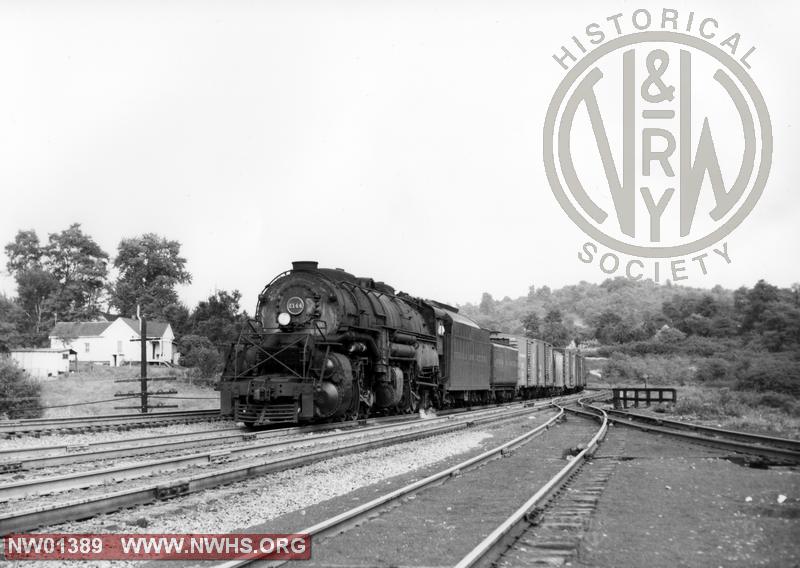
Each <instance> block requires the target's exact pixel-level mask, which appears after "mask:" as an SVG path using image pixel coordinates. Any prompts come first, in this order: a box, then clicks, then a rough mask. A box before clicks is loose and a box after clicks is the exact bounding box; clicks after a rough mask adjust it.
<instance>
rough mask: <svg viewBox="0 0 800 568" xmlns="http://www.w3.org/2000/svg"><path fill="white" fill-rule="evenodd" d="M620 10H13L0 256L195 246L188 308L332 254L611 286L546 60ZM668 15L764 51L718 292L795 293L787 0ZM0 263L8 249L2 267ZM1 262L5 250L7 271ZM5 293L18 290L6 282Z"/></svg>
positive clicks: (346, 262)
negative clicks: (749, 161)
mask: <svg viewBox="0 0 800 568" xmlns="http://www.w3.org/2000/svg"><path fill="white" fill-rule="evenodd" d="M662 6H663V4H660V3H654V2H644V1H642V2H637V3H636V4H635V5H633V4H631V3H630V2H624V1H612V2H608V1H599V2H598V1H593V2H588V1H587V2H569V1H563V2H550V3H548V4H545V3H543V2H530V1H519V2H511V1H506V2H496V1H485V2H463V1H455V0H453V1H444V0H439V1H436V0H432V1H427V0H426V1H422V0H420V1H405V2H401V1H336V2H334V1H317V2H313V1H303V0H291V1H286V2H277V1H268V0H264V1H259V2H250V1H236V0H233V1H230V0H226V1H219V2H207V1H206V2H204V1H192V2H189V1H186V2H168V1H158V2H155V1H150V2H148V1H135V2H133V1H132V2H125V3H124V2H115V1H103V2H100V1H97V2H77V1H63V0H62V1H57V2H35V1H30V0H26V1H20V2H8V1H6V2H2V3H0V78H2V82H1V83H0V84H1V85H2V87H1V88H0V192H2V197H3V199H2V204H1V205H0V244H5V243H7V242H9V241H11V240H12V239H13V238H14V235H15V234H16V232H17V230H19V229H30V228H32V229H35V230H36V231H37V232H38V233H39V236H40V238H42V239H43V240H45V239H46V237H47V234H48V233H51V232H56V231H60V230H63V229H65V228H66V227H67V226H68V225H69V224H70V223H74V222H79V223H81V224H82V225H83V228H84V231H85V232H87V233H88V234H90V235H91V236H92V237H94V238H95V240H97V242H98V243H99V244H100V245H101V246H102V247H103V248H104V249H105V250H106V251H107V252H109V253H110V254H112V256H113V254H114V252H115V250H116V246H117V244H118V243H119V240H120V239H121V238H122V237H130V236H134V235H138V234H142V233H145V232H156V233H159V234H162V235H164V236H167V237H169V238H171V239H177V240H178V241H180V242H181V243H182V245H183V248H182V251H183V254H184V256H185V257H186V258H187V259H188V268H189V270H190V271H191V272H192V274H193V283H192V285H191V286H187V287H183V288H181V296H182V298H183V299H184V301H186V302H187V304H189V305H190V306H191V305H194V304H195V303H196V302H197V301H198V300H199V299H202V298H203V297H205V296H207V295H208V294H210V293H212V292H213V291H214V290H215V289H217V288H219V289H234V288H238V289H239V290H241V291H242V293H243V295H244V304H243V307H245V308H246V309H248V310H249V311H251V312H252V310H253V307H254V304H255V301H256V295H257V293H258V292H259V291H260V290H261V288H262V287H263V286H264V284H265V283H266V282H267V281H269V280H270V279H271V278H272V277H273V276H275V275H276V274H277V273H279V272H281V271H283V270H285V269H287V268H289V267H290V263H291V261H292V260H298V259H310V260H318V261H319V262H320V263H321V264H322V265H324V266H330V267H342V268H345V269H347V270H349V271H351V272H354V273H356V274H359V275H368V276H373V277H375V278H377V279H381V280H385V281H386V282H388V283H390V284H392V285H394V286H395V287H397V288H400V289H403V290H406V291H408V292H411V293H413V294H416V295H421V296H426V297H431V298H435V299H439V300H442V301H445V302H450V303H456V302H458V303H462V302H466V301H473V302H474V301H478V300H479V299H480V294H481V292H483V291H488V292H490V293H492V294H493V295H494V296H495V297H497V298H501V297H503V296H506V295H509V296H512V297H516V296H519V295H522V294H525V293H526V292H527V289H528V286H529V285H530V284H532V283H535V284H536V285H543V284H548V285H550V286H551V287H557V286H561V285H564V284H569V283H576V282H578V281H580V280H588V281H596V282H599V281H601V280H602V279H604V278H605V277H606V276H605V275H604V274H603V273H602V272H600V270H599V269H598V267H597V266H596V265H587V264H583V263H580V262H579V261H578V260H577V254H578V251H579V250H580V247H581V246H582V244H583V243H584V242H585V241H587V240H588V238H587V237H586V236H585V235H584V234H583V233H582V232H581V231H580V230H579V229H578V228H577V227H575V225H574V224H573V223H572V222H571V221H570V220H569V219H568V218H567V217H566V215H565V214H564V212H563V211H562V210H561V209H560V208H559V206H558V204H557V202H556V200H555V199H554V197H553V194H552V192H551V191H550V189H549V187H548V185H547V180H546V178H545V174H544V169H543V166H542V124H543V121H544V115H545V112H546V110H547V105H548V103H549V101H550V98H551V96H552V94H553V92H554V90H555V89H556V87H557V85H558V83H559V81H560V80H561V79H562V77H563V75H564V72H563V70H562V69H561V68H560V67H559V66H558V65H557V64H556V63H555V62H554V61H553V59H552V55H553V54H554V53H556V52H557V51H558V50H559V47H560V46H561V45H563V44H566V43H567V42H568V41H569V38H570V36H572V35H574V34H578V33H581V32H582V30H583V29H584V27H585V26H586V25H587V24H588V23H590V22H592V21H603V20H605V18H606V17H607V16H609V15H612V14H615V13H617V12H624V13H626V14H630V12H631V11H632V10H633V9H634V8H640V7H645V8H652V9H653V10H654V11H655V12H658V11H659V10H660V9H661V8H662ZM755 6H756V4H754V3H752V2H749V1H740V2H707V1H694V2H690V3H689V2H671V3H670V7H673V8H675V9H677V10H678V11H679V12H681V13H682V14H686V13H688V12H690V11H695V12H696V13H697V14H698V15H704V16H712V17H714V18H716V19H717V20H718V21H719V24H720V28H721V29H724V30H730V31H731V32H739V33H741V34H742V43H743V44H746V45H748V46H753V45H754V46H756V48H757V49H756V52H755V53H754V54H753V55H752V56H751V57H750V59H749V63H750V64H751V66H752V69H751V70H750V73H751V76H752V77H753V79H754V80H755V82H756V83H757V84H758V86H759V88H760V89H761V92H762V93H763V95H764V98H765V99H766V102H767V106H768V108H769V111H770V115H771V118H772V123H773V129H774V156H773V166H772V172H771V175H770V178H769V183H768V184H767V188H766V191H765V192H764V195H763V197H762V199H761V201H760V202H759V203H758V204H757V206H756V208H755V210H754V211H753V213H752V214H751V215H750V216H749V217H748V218H747V219H745V221H744V222H743V223H742V225H741V226H740V227H739V228H737V229H736V230H735V231H734V232H733V233H732V234H731V235H730V236H729V237H728V238H727V239H726V241H727V243H728V247H729V251H730V254H731V258H732V264H731V265H729V266H724V265H721V264H716V265H714V266H711V267H710V272H711V274H709V275H708V276H706V277H703V276H701V275H699V273H697V274H696V273H692V275H691V278H690V280H689V281H686V282H684V283H686V284H690V285H695V286H703V287H711V286H713V285H714V284H717V283H720V284H723V285H725V286H728V287H737V286H739V285H742V284H746V285H752V284H753V283H754V282H755V281H756V280H758V279H759V278H766V279H767V280H769V281H770V282H773V283H775V284H779V285H789V284H791V283H792V282H796V281H799V280H800V274H798V270H797V259H798V258H799V257H800V238H799V237H800V229H799V228H798V226H799V225H800V219H798V210H799V209H800V207H799V206H800V193H798V188H797V180H798V173H800V172H799V171H798V163H799V162H800V159H798V139H797V132H796V128H797V118H798V104H797V100H798V89H797V88H798V72H799V71H798V65H797V63H798V55H799V54H798V47H797V40H796V28H797V22H798V16H800V10H798V8H797V3H796V2H785V3H780V2H768V3H762V4H759V5H758V6H759V8H758V9H756V8H755ZM0 256H2V255H0ZM0 260H1V261H2V265H4V264H5V258H4V257H3V258H0ZM0 290H4V291H5V292H6V293H9V294H13V293H14V286H13V281H12V280H11V279H9V278H8V276H7V274H6V275H3V277H2V278H0Z"/></svg>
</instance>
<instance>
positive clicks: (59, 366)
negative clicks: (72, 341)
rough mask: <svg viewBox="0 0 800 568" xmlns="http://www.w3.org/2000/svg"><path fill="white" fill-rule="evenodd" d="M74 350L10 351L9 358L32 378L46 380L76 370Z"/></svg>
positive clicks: (76, 363)
mask: <svg viewBox="0 0 800 568" xmlns="http://www.w3.org/2000/svg"><path fill="white" fill-rule="evenodd" d="M76 355H77V353H75V350H73V349H69V348H64V349H25V348H20V349H12V350H11V358H12V359H13V360H14V361H16V362H17V365H19V367H20V368H21V369H22V370H23V371H27V372H28V373H29V374H30V375H31V376H32V377H34V378H37V379H46V378H47V377H57V376H58V375H64V374H66V373H69V372H70V371H76V370H77V369H78V361H77V359H76Z"/></svg>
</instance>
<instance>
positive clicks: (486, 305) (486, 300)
mask: <svg viewBox="0 0 800 568" xmlns="http://www.w3.org/2000/svg"><path fill="white" fill-rule="evenodd" d="M494 303H495V302H494V298H492V295H491V294H490V293H489V292H484V293H483V296H481V304H480V306H479V307H478V310H479V311H480V312H481V313H482V314H483V315H489V314H490V313H492V312H493V311H494Z"/></svg>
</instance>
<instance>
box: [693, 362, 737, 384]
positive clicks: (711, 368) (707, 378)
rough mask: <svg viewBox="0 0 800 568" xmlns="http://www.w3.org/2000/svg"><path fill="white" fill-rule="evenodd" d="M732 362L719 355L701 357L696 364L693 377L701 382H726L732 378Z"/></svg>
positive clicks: (733, 370)
mask: <svg viewBox="0 0 800 568" xmlns="http://www.w3.org/2000/svg"><path fill="white" fill-rule="evenodd" d="M734 366H735V365H734V363H733V362H731V361H730V360H729V359H722V358H721V357H710V358H708V359H702V360H701V361H700V362H699V363H698V364H697V371H696V372H695V375H694V376H695V379H697V380H698V381H700V382H702V383H717V384H719V383H727V382H732V381H733V380H734V372H735V369H734Z"/></svg>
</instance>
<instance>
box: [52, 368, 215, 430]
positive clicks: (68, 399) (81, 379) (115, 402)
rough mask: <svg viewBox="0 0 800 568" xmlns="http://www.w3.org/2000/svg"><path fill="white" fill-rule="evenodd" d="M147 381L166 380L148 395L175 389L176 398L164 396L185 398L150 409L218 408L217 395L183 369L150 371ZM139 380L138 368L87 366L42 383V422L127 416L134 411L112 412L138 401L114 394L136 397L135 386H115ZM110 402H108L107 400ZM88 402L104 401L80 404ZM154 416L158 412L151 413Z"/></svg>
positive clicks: (151, 385) (154, 401) (153, 385)
mask: <svg viewBox="0 0 800 568" xmlns="http://www.w3.org/2000/svg"><path fill="white" fill-rule="evenodd" d="M148 375H149V376H151V377H165V376H169V377H170V378H171V380H169V381H155V382H151V383H149V385H148V389H149V391H150V392H153V391H157V390H170V389H175V390H177V391H178V393H177V394H173V395H164V396H171V397H186V398H176V399H167V398H154V399H151V400H150V404H151V405H155V404H158V403H159V402H162V403H164V404H177V405H178V408H165V409H163V410H164V411H177V410H201V409H212V408H218V407H219V393H218V392H216V391H214V390H213V389H212V388H211V387H210V386H208V381H205V383H203V382H200V381H198V380H196V379H193V378H191V376H190V373H189V372H188V370H187V369H164V368H157V367H150V368H149V369H148ZM138 377H139V369H138V367H106V366H102V365H87V366H86V367H82V368H81V369H80V370H79V371H78V372H76V373H71V374H69V375H62V376H59V377H58V378H55V379H52V380H47V381H42V382H41V385H42V406H44V407H45V408H46V410H45V414H44V417H45V418H68V417H80V416H97V415H101V414H129V413H133V412H137V409H135V408H127V409H116V408H115V407H117V406H135V405H138V404H139V401H140V399H139V397H138V396H137V397H136V398H117V397H115V396H114V395H115V394H116V393H128V392H133V393H135V394H136V395H138V393H139V383H138V382H126V383H115V382H114V381H115V380H118V379H135V378H138ZM109 399H110V400H109ZM90 401H108V402H100V403H96V404H84V403H86V402H90ZM155 411H156V412H158V410H155Z"/></svg>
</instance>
